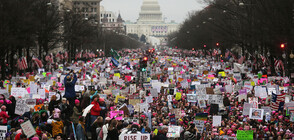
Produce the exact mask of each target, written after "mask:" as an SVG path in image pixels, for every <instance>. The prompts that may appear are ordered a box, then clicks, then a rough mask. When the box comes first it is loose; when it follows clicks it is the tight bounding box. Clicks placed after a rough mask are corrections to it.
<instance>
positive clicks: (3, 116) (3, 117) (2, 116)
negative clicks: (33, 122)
mask: <svg viewBox="0 0 294 140" xmlns="http://www.w3.org/2000/svg"><path fill="white" fill-rule="evenodd" d="M8 118H9V116H8V114H7V113H6V111H1V112H0V119H1V121H2V124H6V123H7V119H8Z"/></svg>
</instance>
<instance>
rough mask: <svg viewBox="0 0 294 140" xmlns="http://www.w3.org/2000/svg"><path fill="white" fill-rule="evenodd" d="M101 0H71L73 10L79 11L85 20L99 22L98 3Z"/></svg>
mask: <svg viewBox="0 0 294 140" xmlns="http://www.w3.org/2000/svg"><path fill="white" fill-rule="evenodd" d="M101 1H102V0H72V2H73V10H74V11H79V12H81V13H82V14H83V16H84V17H85V18H86V19H94V20H95V21H96V22H97V23H99V21H100V16H99V15H100V2H101Z"/></svg>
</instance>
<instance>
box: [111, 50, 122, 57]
mask: <svg viewBox="0 0 294 140" xmlns="http://www.w3.org/2000/svg"><path fill="white" fill-rule="evenodd" d="M110 55H111V56H112V57H113V58H114V59H116V60H118V59H119V58H120V56H119V54H118V53H117V52H116V51H115V50H113V49H111V50H110Z"/></svg>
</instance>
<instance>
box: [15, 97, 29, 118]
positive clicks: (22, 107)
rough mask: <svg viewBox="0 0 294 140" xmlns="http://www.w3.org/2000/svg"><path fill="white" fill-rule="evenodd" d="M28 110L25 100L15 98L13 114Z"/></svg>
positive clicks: (21, 113)
mask: <svg viewBox="0 0 294 140" xmlns="http://www.w3.org/2000/svg"><path fill="white" fill-rule="evenodd" d="M28 111H30V107H29V106H28V105H27V104H26V101H25V100H17V101H16V105H15V112H14V113H15V114H17V115H23V114H24V113H25V112H28Z"/></svg>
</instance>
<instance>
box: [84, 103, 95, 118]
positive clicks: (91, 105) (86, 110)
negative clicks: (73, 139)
mask: <svg viewBox="0 0 294 140" xmlns="http://www.w3.org/2000/svg"><path fill="white" fill-rule="evenodd" d="M93 106H94V105H93V104H90V105H88V106H87V107H86V108H85V110H84V112H83V114H82V116H83V117H86V116H87V114H88V112H89V111H90V110H91V109H92V107H93Z"/></svg>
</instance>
